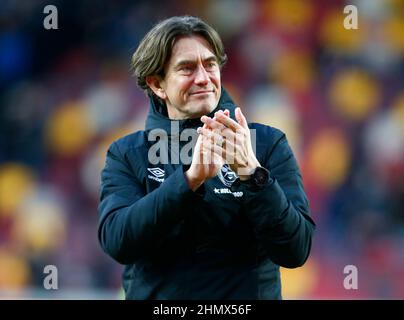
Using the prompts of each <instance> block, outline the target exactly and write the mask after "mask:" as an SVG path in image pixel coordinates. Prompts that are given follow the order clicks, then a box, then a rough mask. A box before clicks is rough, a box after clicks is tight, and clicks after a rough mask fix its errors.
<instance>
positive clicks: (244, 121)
mask: <svg viewBox="0 0 404 320" xmlns="http://www.w3.org/2000/svg"><path fill="white" fill-rule="evenodd" d="M235 114H236V119H237V122H238V123H239V125H240V126H242V127H243V128H244V129H247V128H248V124H247V119H246V118H245V116H244V114H243V113H242V112H241V109H240V107H237V108H236V112H235Z"/></svg>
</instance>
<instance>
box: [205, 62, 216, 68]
mask: <svg viewBox="0 0 404 320" xmlns="http://www.w3.org/2000/svg"><path fill="white" fill-rule="evenodd" d="M216 66H217V64H216V62H215V61H209V62H207V63H206V65H205V68H206V69H207V70H213V69H214V68H215V67H216Z"/></svg>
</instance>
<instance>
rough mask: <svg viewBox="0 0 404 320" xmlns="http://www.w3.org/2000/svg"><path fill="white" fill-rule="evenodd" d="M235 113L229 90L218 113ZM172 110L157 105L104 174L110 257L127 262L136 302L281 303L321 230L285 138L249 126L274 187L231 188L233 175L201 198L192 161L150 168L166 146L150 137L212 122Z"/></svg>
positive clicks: (102, 235)
mask: <svg viewBox="0 0 404 320" xmlns="http://www.w3.org/2000/svg"><path fill="white" fill-rule="evenodd" d="M226 108H227V109H229V110H230V112H231V116H232V118H234V109H235V107H234V104H233V102H232V101H231V99H230V97H229V96H228V95H227V93H226V92H225V91H224V90H223V93H222V97H221V98H220V101H219V104H218V107H217V108H216V109H215V110H214V111H213V112H215V111H217V110H219V109H222V110H224V109H226ZM164 111H165V107H163V106H162V105H161V104H159V103H158V101H155V100H151V107H150V113H149V115H148V119H147V122H146V130H145V131H139V132H136V133H133V134H131V135H128V136H126V137H124V138H121V139H119V140H118V141H115V142H114V143H112V145H111V146H110V148H109V150H108V154H107V159H106V165H105V168H104V170H103V171H102V182H101V199H100V204H99V228H98V237H99V241H100V243H101V246H102V248H103V249H104V250H105V252H106V253H107V254H109V255H110V256H111V257H113V258H114V259H115V260H116V261H118V262H119V263H121V264H124V265H126V266H125V271H124V274H123V286H124V289H125V294H126V298H127V299H281V284H280V275H279V266H283V267H287V268H295V267H299V266H301V265H303V264H304V262H305V261H306V259H307V257H308V256H309V253H310V247H311V240H312V235H313V231H314V228H315V225H314V222H313V221H312V219H311V218H310V216H309V205H308V201H307V198H306V195H305V192H304V190H303V185H302V179H301V175H300V172H299V169H298V166H297V164H296V160H295V158H294V156H293V153H292V150H291V149H290V147H289V145H288V142H287V140H286V137H285V135H284V134H283V133H282V132H281V131H280V130H278V129H275V128H272V127H269V126H265V125H261V124H249V127H250V129H255V132H256V141H257V142H256V157H257V159H258V161H259V162H260V163H261V165H262V166H264V167H266V168H267V169H268V170H269V171H270V175H271V179H270V181H269V182H268V184H267V186H266V187H265V188H263V189H261V190H252V189H251V187H249V186H245V185H241V186H239V187H238V190H234V188H233V189H230V188H229V187H228V186H226V185H225V184H224V183H227V181H226V180H223V176H226V173H225V172H223V174H221V175H220V177H221V179H220V178H219V177H218V176H216V177H215V178H213V179H210V180H208V181H206V182H205V183H204V184H203V186H202V187H201V188H199V189H198V190H197V191H196V192H193V191H192V190H190V189H189V187H188V185H187V182H186V180H185V177H184V171H185V170H186V169H187V167H188V166H187V165H186V164H185V165H184V164H172V163H171V162H172V161H171V159H173V158H170V159H169V161H168V163H165V164H151V163H149V158H150V155H149V158H148V153H149V151H150V147H151V146H152V145H153V144H155V143H156V141H149V140H150V139H148V134H150V132H151V130H152V129H156V128H161V129H163V130H165V131H167V132H168V133H169V138H175V137H174V136H175V135H176V134H180V133H181V132H182V131H183V130H184V129H186V128H196V127H198V126H202V123H201V122H200V121H199V120H198V119H187V120H179V121H173V120H170V119H169V118H168V117H167V115H166V113H165V112H164ZM213 112H212V114H213ZM212 114H211V115H212ZM175 126H177V127H175ZM173 128H178V131H179V132H173V131H174V130H173ZM168 140H169V142H170V141H171V139H168ZM160 141H162V140H160ZM185 143H186V142H182V143H181V145H180V148H181V147H184V144H185ZM169 148H170V150H171V149H173V148H172V145H171V144H170V145H169ZM169 154H170V156H171V152H169ZM153 161H154V160H153ZM163 162H164V161H163ZM165 162H167V161H165Z"/></svg>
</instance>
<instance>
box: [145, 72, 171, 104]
mask: <svg viewBox="0 0 404 320" xmlns="http://www.w3.org/2000/svg"><path fill="white" fill-rule="evenodd" d="M146 83H147V85H148V86H149V87H150V89H152V91H153V92H154V94H155V95H156V96H158V97H159V98H160V99H162V100H165V99H166V98H167V95H166V93H165V90H164V88H163V86H162V84H163V80H162V79H161V77H159V76H147V77H146Z"/></svg>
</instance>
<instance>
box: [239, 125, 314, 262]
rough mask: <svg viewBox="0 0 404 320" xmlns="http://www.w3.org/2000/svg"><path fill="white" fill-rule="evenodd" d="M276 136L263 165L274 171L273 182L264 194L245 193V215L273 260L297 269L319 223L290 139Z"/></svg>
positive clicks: (246, 190) (271, 179)
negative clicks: (310, 203)
mask: <svg viewBox="0 0 404 320" xmlns="http://www.w3.org/2000/svg"><path fill="white" fill-rule="evenodd" d="M276 132H277V133H278V135H280V137H279V138H278V139H277V141H276V142H275V144H274V146H273V147H272V148H271V150H268V155H267V159H266V163H264V164H261V165H263V166H264V167H265V168H267V169H269V170H270V179H269V181H268V183H267V185H266V186H265V187H264V188H263V189H261V190H251V187H247V188H246V189H245V191H244V192H245V193H246V194H245V203H244V205H245V208H246V209H245V212H246V214H247V216H248V218H249V220H250V221H251V223H252V225H253V227H254V232H255V235H256V237H257V239H258V241H259V243H260V245H262V247H263V248H264V250H265V251H266V254H267V255H268V256H269V258H270V259H271V260H272V261H273V262H275V263H276V264H278V265H280V266H282V267H286V268H296V267H300V266H302V265H303V264H304V263H305V261H306V260H307V258H308V256H309V253H310V248H311V241H312V236H313V232H314V229H315V223H314V221H313V220H312V219H311V217H310V215H309V214H310V213H309V204H308V200H307V197H306V194H305V192H304V189H303V183H302V177H301V174H300V170H299V168H298V166H297V163H296V160H295V157H294V155H293V152H292V150H291V148H290V146H289V144H288V142H287V139H286V136H285V135H284V134H283V133H282V132H281V131H279V130H276Z"/></svg>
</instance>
